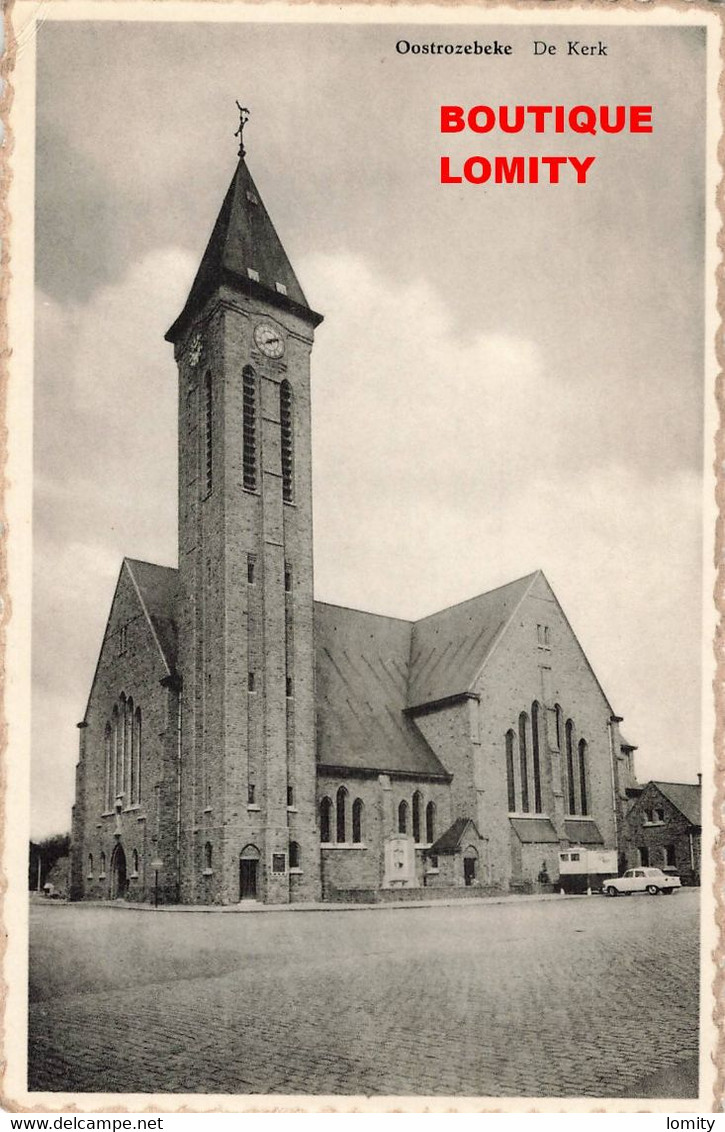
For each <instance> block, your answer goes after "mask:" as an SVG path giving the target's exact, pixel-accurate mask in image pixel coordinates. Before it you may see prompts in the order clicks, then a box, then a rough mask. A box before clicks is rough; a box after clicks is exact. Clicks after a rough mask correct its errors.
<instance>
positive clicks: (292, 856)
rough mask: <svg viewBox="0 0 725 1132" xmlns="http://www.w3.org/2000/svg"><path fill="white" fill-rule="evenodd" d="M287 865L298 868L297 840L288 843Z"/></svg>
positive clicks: (298, 852) (298, 848)
mask: <svg viewBox="0 0 725 1132" xmlns="http://www.w3.org/2000/svg"><path fill="white" fill-rule="evenodd" d="M289 867H290V868H291V869H299V868H300V847H299V844H298V842H297V841H290V843H289Z"/></svg>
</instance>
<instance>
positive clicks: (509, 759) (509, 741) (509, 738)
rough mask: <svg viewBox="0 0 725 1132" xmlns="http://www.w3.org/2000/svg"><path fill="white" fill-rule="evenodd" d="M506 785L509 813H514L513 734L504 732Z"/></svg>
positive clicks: (510, 731)
mask: <svg viewBox="0 0 725 1132" xmlns="http://www.w3.org/2000/svg"><path fill="white" fill-rule="evenodd" d="M506 784H507V786H508V799H509V813H512V814H513V813H515V812H516V776H515V773H514V733H513V731H512V730H508V731H507V732H506Z"/></svg>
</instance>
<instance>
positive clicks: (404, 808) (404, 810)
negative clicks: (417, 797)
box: [398, 799, 408, 833]
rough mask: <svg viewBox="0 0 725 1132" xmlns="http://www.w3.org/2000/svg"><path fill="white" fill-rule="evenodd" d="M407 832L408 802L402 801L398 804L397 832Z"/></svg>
mask: <svg viewBox="0 0 725 1132" xmlns="http://www.w3.org/2000/svg"><path fill="white" fill-rule="evenodd" d="M407 832H408V803H407V802H406V801H405V799H403V801H402V802H401V803H400V805H399V806H398V833H407Z"/></svg>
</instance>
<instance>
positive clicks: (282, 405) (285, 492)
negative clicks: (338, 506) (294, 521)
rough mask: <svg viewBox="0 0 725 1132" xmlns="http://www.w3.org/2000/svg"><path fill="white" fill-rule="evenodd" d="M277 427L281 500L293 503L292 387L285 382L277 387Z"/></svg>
mask: <svg viewBox="0 0 725 1132" xmlns="http://www.w3.org/2000/svg"><path fill="white" fill-rule="evenodd" d="M279 426H280V434H281V441H282V498H283V500H284V501H285V503H292V502H293V501H294V427H293V420H292V387H291V385H290V383H289V382H288V381H287V380H285V381H283V382H282V384H281V385H280V387H279Z"/></svg>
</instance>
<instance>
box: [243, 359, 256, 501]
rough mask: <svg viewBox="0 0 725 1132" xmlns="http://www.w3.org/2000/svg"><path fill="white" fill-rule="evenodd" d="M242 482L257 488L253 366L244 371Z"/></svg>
mask: <svg viewBox="0 0 725 1132" xmlns="http://www.w3.org/2000/svg"><path fill="white" fill-rule="evenodd" d="M242 381H243V385H242V434H243V449H242V483H243V485H244V490H245V491H256V490H257V378H256V375H255V373H254V370H253V369H252V367H251V366H245V367H244V370H243V371H242Z"/></svg>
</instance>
